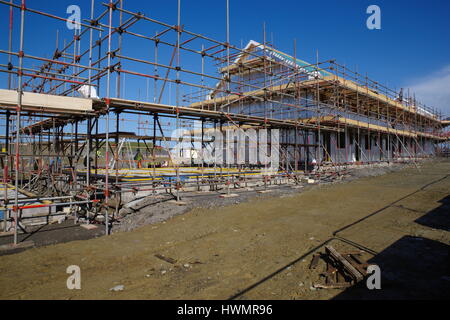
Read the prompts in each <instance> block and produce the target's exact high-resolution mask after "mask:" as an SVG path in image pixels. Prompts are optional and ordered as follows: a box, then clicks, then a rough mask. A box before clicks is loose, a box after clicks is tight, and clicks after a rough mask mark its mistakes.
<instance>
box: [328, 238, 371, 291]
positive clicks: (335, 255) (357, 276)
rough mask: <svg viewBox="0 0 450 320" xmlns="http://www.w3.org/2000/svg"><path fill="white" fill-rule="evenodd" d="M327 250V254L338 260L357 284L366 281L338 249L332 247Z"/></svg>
mask: <svg viewBox="0 0 450 320" xmlns="http://www.w3.org/2000/svg"><path fill="white" fill-rule="evenodd" d="M325 249H326V250H327V252H328V253H329V254H330V255H331V256H332V257H333V258H334V259H336V260H337V261H338V262H339V263H340V264H341V265H342V266H343V267H344V268H345V270H347V272H348V273H349V274H350V275H351V276H352V278H354V279H355V280H356V281H357V282H359V281H361V280H363V279H364V276H363V275H362V274H361V273H360V272H359V271H358V270H357V269H356V268H355V267H354V266H353V265H352V264H351V263H350V262H348V261H347V259H345V258H344V257H343V256H342V255H341V254H340V253H339V252H338V251H337V250H336V249H334V248H333V247H332V246H326V247H325Z"/></svg>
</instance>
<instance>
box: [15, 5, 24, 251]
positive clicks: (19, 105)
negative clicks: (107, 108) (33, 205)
mask: <svg viewBox="0 0 450 320" xmlns="http://www.w3.org/2000/svg"><path fill="white" fill-rule="evenodd" d="M24 25H25V0H22V6H21V9H20V49H19V70H18V89H17V119H16V146H15V149H16V150H15V151H16V161H15V163H16V165H15V175H16V176H15V178H16V181H15V198H14V245H17V225H18V223H19V221H18V220H19V156H20V150H19V148H20V110H21V108H22V93H23V85H22V69H23V38H24Z"/></svg>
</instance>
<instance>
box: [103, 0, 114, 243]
mask: <svg viewBox="0 0 450 320" xmlns="http://www.w3.org/2000/svg"><path fill="white" fill-rule="evenodd" d="M113 6H114V5H113V2H112V0H110V1H109V25H108V74H107V80H106V125H105V131H106V137H105V148H106V155H105V161H106V162H105V171H106V172H105V203H106V213H105V234H106V235H108V234H109V212H108V208H109V207H108V200H109V107H110V104H111V102H110V98H111V35H112V14H113Z"/></svg>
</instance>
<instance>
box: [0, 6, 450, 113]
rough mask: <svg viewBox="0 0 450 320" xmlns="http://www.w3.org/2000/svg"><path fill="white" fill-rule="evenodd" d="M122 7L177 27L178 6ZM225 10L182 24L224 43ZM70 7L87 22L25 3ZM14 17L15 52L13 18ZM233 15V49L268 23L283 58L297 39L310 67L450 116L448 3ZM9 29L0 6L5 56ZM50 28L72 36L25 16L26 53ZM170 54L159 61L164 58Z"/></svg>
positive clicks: (147, 52) (141, 90) (36, 49)
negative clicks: (410, 93) (348, 71)
mask: <svg viewBox="0 0 450 320" xmlns="http://www.w3.org/2000/svg"><path fill="white" fill-rule="evenodd" d="M18 2H19V1H18V0H15V3H18ZM103 2H106V0H105V1H103ZM100 3H101V1H99V0H96V12H99V11H100V10H101V5H100ZM124 3H125V8H126V9H129V10H131V11H141V12H143V13H144V14H145V15H146V16H151V17H154V18H156V19H158V20H161V21H164V22H167V23H169V24H176V18H177V17H176V7H177V1H176V0H164V1H137V0H126V1H125V2H124ZM225 3H226V2H225V0H220V1H217V0H216V1H211V0H208V1H207V0H195V1H194V0H190V1H188V0H184V1H182V10H181V11H182V13H181V17H182V24H184V26H185V28H187V29H189V30H191V31H193V32H197V33H201V34H204V35H206V36H209V37H212V38H216V39H218V40H222V41H225V26H226V24H225V21H226V20H225ZM71 4H78V5H79V6H80V7H81V10H82V17H83V18H89V11H90V0H82V1H75V0H68V1H66V0H60V1H50V0H27V6H28V7H30V8H33V9H42V10H44V11H47V12H50V13H53V14H56V15H59V16H66V17H67V16H68V15H67V14H66V12H65V11H66V8H67V6H69V5H71ZM372 4H375V5H378V6H379V7H380V8H381V30H369V29H367V27H366V19H367V18H368V16H369V15H368V14H366V9H367V7H368V6H369V5H372ZM15 14H16V15H15V30H14V32H15V36H16V37H15V38H14V46H15V49H16V50H17V45H18V38H17V27H18V11H16V12H15ZM230 15H231V20H230V22H231V42H232V43H233V44H235V45H237V46H240V45H241V43H243V44H244V45H245V44H246V42H248V41H249V40H250V39H253V40H257V41H262V34H263V23H265V24H266V32H267V38H268V40H269V41H271V40H273V44H274V45H275V47H276V48H277V49H279V50H281V51H285V52H286V53H290V54H292V53H293V40H294V39H296V41H297V57H299V58H302V59H304V60H307V61H310V62H315V55H316V50H318V52H319V60H327V59H336V60H337V62H339V63H341V64H345V65H346V66H347V67H349V68H352V69H357V70H358V71H359V72H361V73H367V74H368V75H369V77H371V78H373V79H374V80H377V81H379V82H381V83H383V84H387V85H388V86H390V87H392V88H396V89H398V88H400V87H405V88H411V89H412V90H414V92H415V93H416V96H417V97H418V98H420V99H421V100H423V101H424V102H425V103H426V104H428V105H434V106H436V107H439V108H440V109H441V110H443V111H444V113H446V115H447V116H449V115H450V17H449V15H450V1H447V0H428V1H406V0H395V1H392V0H391V1H381V0H372V1H365V0H341V1H337V0H328V1H327V0H323V1H298V0H297V1H294V0H284V1H273V0H272V1H263V0H247V1H244V0H239V1H238V0H230ZM7 28H8V8H7V7H6V6H5V5H0V30H3V31H2V32H1V36H0V49H3V50H5V49H7ZM155 28H156V27H155ZM155 28H153V29H151V28H148V27H147V25H146V24H140V23H138V24H136V25H135V26H133V27H132V29H130V30H132V31H135V32H139V33H143V34H144V33H146V34H150V35H152V34H154V32H155V31H156V30H158V29H157V28H156V29H155ZM55 29H59V30H60V43H62V39H63V38H69V37H70V36H71V35H70V33H69V32H68V30H66V28H65V24H64V23H63V22H49V19H47V18H42V17H39V16H36V15H32V14H27V22H26V37H25V41H26V45H25V52H27V51H28V52H30V53H33V54H37V55H45V56H48V57H50V56H51V54H52V53H53V50H54V47H55V31H54V30H55ZM161 30H162V28H161V27H160V28H159V31H161ZM125 41H126V42H125V45H126V46H127V50H126V52H124V54H127V55H130V56H139V57H147V58H148V57H151V56H152V50H153V49H152V48H153V47H152V46H151V45H150V44H149V45H148V47H147V46H146V45H143V44H142V43H141V42H135V41H133V40H125ZM169 52H170V51H166V52H164V51H161V53H160V54H161V56H163V55H166V56H168V55H169ZM161 59H164V58H161ZM183 59H184V60H183V61H182V64H183V65H188V66H191V65H192V66H193V68H194V66H195V68H198V65H199V63H198V62H199V59H198V58H195V57H190V56H188V57H183ZM0 61H1V63H2V64H4V63H6V61H7V60H6V56H5V55H0ZM136 67H137V66H136ZM130 69H133V65H130ZM134 70H135V71H139V70H136V69H134ZM210 70H213V69H210ZM5 79H6V78H5V75H4V74H0V83H1V85H0V87H2V88H4V87H6V80H5ZM126 87H127V88H128V90H127V92H129V93H128V94H129V95H131V96H130V97H129V98H141V99H143V98H144V97H145V95H146V88H145V87H146V85H145V84H143V83H142V81H141V82H136V80H131V79H130V80H127V83H126ZM151 94H152V93H150V94H149V95H151ZM101 95H104V94H101ZM165 102H168V101H165ZM172 102H173V101H172Z"/></svg>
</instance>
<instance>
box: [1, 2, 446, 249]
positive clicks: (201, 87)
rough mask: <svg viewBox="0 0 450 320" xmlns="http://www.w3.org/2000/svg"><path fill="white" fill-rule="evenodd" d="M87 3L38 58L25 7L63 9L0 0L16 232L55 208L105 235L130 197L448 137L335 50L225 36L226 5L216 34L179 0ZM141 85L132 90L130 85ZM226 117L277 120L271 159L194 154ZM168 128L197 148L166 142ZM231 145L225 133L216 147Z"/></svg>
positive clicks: (176, 192)
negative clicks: (154, 11)
mask: <svg viewBox="0 0 450 320" xmlns="http://www.w3.org/2000/svg"><path fill="white" fill-rule="evenodd" d="M179 3H180V1H179ZM227 3H228V1H227ZM91 4H92V5H91V12H90V18H89V19H84V20H82V21H81V22H80V23H79V25H78V26H79V28H74V30H72V31H71V32H72V34H71V35H70V37H68V39H69V40H64V43H63V44H61V41H60V39H61V38H62V35H58V37H57V41H56V46H55V48H54V49H52V50H49V54H50V55H51V58H48V57H43V56H41V55H39V54H37V53H35V51H37V50H36V48H33V47H29V46H27V43H26V41H25V39H27V38H28V37H27V36H25V35H31V34H33V32H34V33H35V32H36V30H35V29H36V28H38V26H36V25H34V24H33V25H28V24H27V18H28V17H29V16H31V15H32V16H33V19H41V20H42V22H43V23H45V21H47V20H55V21H59V22H61V24H63V25H65V24H66V22H67V19H66V17H63V16H58V15H57V14H55V13H54V12H51V13H49V12H43V11H40V10H39V8H29V7H27V6H26V5H25V1H22V2H21V3H20V2H19V1H13V0H10V1H0V6H1V8H0V10H1V11H2V12H3V13H6V12H7V13H8V14H9V17H10V22H11V23H10V27H9V43H8V47H4V48H3V47H2V48H0V57H1V58H0V74H3V75H4V78H1V79H2V82H1V83H2V89H1V90H0V110H1V117H2V118H1V119H2V123H3V124H2V125H3V127H2V135H3V137H2V138H3V139H2V140H3V145H2V146H3V150H2V154H1V155H2V157H1V161H2V162H1V165H2V168H3V170H2V173H3V174H2V180H3V185H2V190H4V192H2V193H3V194H4V196H2V198H3V200H2V202H3V205H2V211H1V212H2V216H1V218H0V219H1V220H2V228H3V229H4V231H5V232H13V233H14V235H15V237H14V241H15V242H17V234H18V232H27V230H28V228H29V227H30V226H32V225H33V224H42V223H48V222H49V221H50V220H52V219H61V218H65V217H73V218H74V219H75V221H76V222H78V221H84V222H86V223H92V222H97V223H103V224H105V225H106V232H107V233H108V231H109V228H110V225H111V222H112V221H118V220H120V217H121V215H120V209H121V207H122V206H123V205H124V204H125V203H127V201H132V200H133V199H135V197H136V195H141V196H160V195H161V194H171V195H173V197H174V198H176V199H177V200H180V194H182V193H183V192H189V191H201V190H215V191H217V190H227V192H230V189H232V188H241V187H242V186H243V185H245V186H248V185H253V186H260V187H267V185H269V184H298V183H300V182H301V180H302V178H303V177H311V176H314V177H315V178H317V179H318V180H320V177H321V175H323V174H324V173H325V172H327V174H339V172H340V171H341V170H345V169H346V168H347V167H349V166H356V165H377V164H386V163H393V162H397V161H410V162H412V163H415V162H417V161H418V160H419V159H421V158H428V157H432V156H435V155H436V153H437V151H438V149H439V148H441V149H442V148H445V144H446V143H447V144H448V141H449V134H448V131H446V128H447V127H448V126H449V124H450V121H449V120H444V117H443V115H442V114H440V112H439V111H438V110H436V109H432V108H429V107H426V106H424V105H423V104H421V103H420V102H419V101H417V100H416V99H415V97H414V95H413V94H410V93H409V92H407V91H404V90H403V89H402V90H400V91H396V90H392V89H390V88H388V87H387V86H384V85H382V84H381V83H379V82H376V81H374V80H371V79H370V78H368V77H367V76H364V75H362V74H360V73H358V72H354V71H352V70H350V69H349V68H347V67H345V66H343V65H340V64H339V63H337V62H336V61H334V60H327V61H320V60H319V59H318V57H317V61H315V62H314V63H308V62H305V61H303V60H301V59H300V58H298V57H297V54H296V52H294V53H293V54H292V55H288V54H286V53H284V52H282V51H279V50H277V49H276V48H274V47H273V45H271V44H270V43H268V42H267V41H266V39H265V36H264V39H263V41H261V42H256V41H250V42H249V43H248V44H247V45H246V46H245V47H243V48H240V47H237V46H234V45H232V44H231V43H230V41H229V38H230V35H229V25H230V19H229V16H230V15H229V10H228V6H227V13H226V17H227V19H226V21H227V28H226V30H224V34H225V38H226V39H225V40H217V39H212V38H210V37H208V36H205V35H203V34H198V33H195V32H192V31H190V30H189V29H188V28H186V27H185V26H184V23H183V21H182V20H181V16H182V15H181V9H180V8H181V7H180V5H179V6H178V12H177V15H176V17H177V21H176V24H175V25H174V24H173V23H172V24H171V23H169V22H164V21H159V20H157V19H156V18H155V17H149V16H146V15H145V14H143V13H140V12H133V11H130V10H127V9H126V1H123V0H116V1H112V0H111V1H109V3H107V4H104V3H95V1H94V0H92V2H91ZM17 18H18V19H17ZM33 21H35V20H33ZM139 25H145V28H142V27H141V28H137V26H139ZM63 27H65V26H62V27H61V28H63ZM13 30H20V31H19V33H18V34H15V33H13ZM142 30H145V32H144V31H142ZM5 33H6V32H5ZM66 33H67V32H66ZM128 39H132V41H133V42H134V43H135V45H134V47H133V48H128V47H127V46H126V44H127V40H128ZM136 43H139V44H140V45H141V46H142V47H145V48H151V50H147V51H148V52H147V53H148V55H147V53H145V54H143V53H142V52H139V53H137V52H136V51H137V50H134V48H136ZM146 55H147V56H146ZM193 61H196V63H195V65H194V63H193ZM140 85H142V88H144V89H143V90H142V92H141V91H139V94H136V92H133V93H131V91H132V90H131V89H128V90H127V88H135V87H136V86H140ZM144 92H145V93H146V94H144ZM144 96H145V98H142V97H144ZM194 122H197V123H200V124H201V125H200V126H199V127H198V126H195V125H194ZM231 128H238V129H239V130H242V131H246V130H249V129H255V130H260V129H277V130H278V131H279V132H280V137H279V144H278V145H279V148H278V150H275V152H278V153H279V156H280V161H279V166H278V168H277V170H275V171H271V172H270V173H267V172H268V171H265V170H263V169H264V168H263V166H251V165H250V163H248V162H246V161H243V162H241V163H236V164H234V163H232V162H231V161H228V162H226V164H224V163H214V164H213V165H211V164H206V163H203V161H201V160H200V161H198V160H197V161H193V160H194V159H193V158H197V157H199V154H201V153H202V149H204V148H207V147H208V145H210V144H211V140H210V139H209V138H208V131H209V130H212V129H219V130H220V131H227V130H229V129H231ZM179 129H184V132H185V134H186V135H188V136H189V139H190V140H189V141H190V142H191V144H192V145H194V144H195V145H197V146H199V147H197V149H200V150H196V152H195V153H194V152H193V149H194V148H192V150H191V149H190V148H189V147H186V148H185V150H184V152H182V153H181V154H178V155H176V154H173V152H172V151H171V150H172V149H173V147H174V145H175V144H177V143H178V138H174V137H173V135H172V132H173V131H174V130H179ZM268 139H269V140H268V142H267V144H273V141H272V142H271V141H270V138H268ZM259 143H261V141H258V143H257V144H259ZM231 144H234V140H233V141H227V140H224V141H223V143H222V145H221V148H220V150H216V151H215V152H216V154H217V153H218V152H223V151H224V150H229V149H230V145H231ZM186 151H187V152H186ZM271 152H274V151H273V150H272V151H271ZM225 154H228V155H229V153H227V152H225ZM232 156H233V157H234V155H232ZM174 157H180V158H184V160H186V161H175V159H174ZM330 172H331V173H330Z"/></svg>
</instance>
